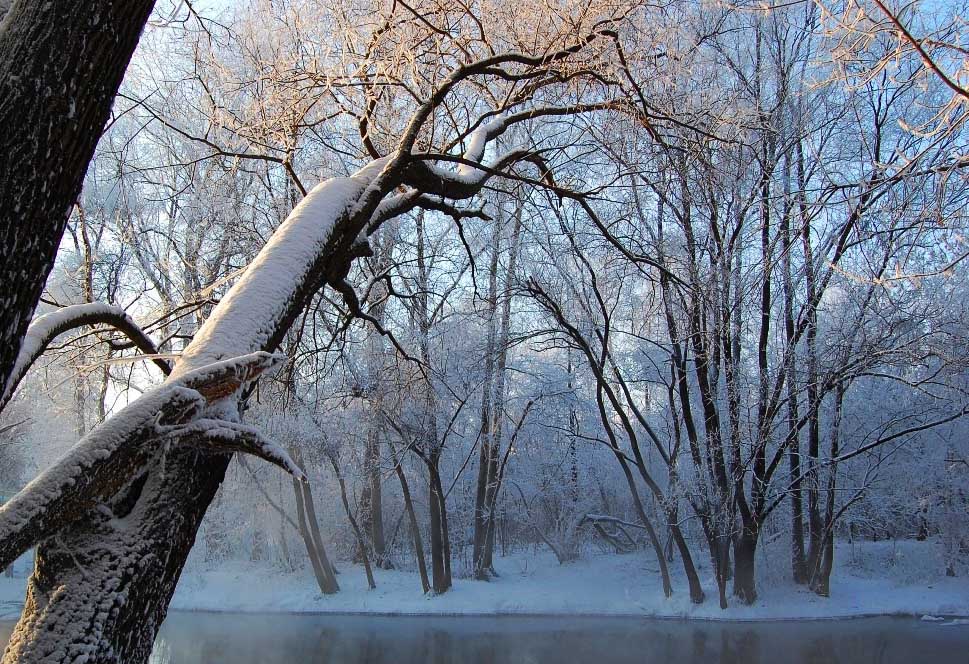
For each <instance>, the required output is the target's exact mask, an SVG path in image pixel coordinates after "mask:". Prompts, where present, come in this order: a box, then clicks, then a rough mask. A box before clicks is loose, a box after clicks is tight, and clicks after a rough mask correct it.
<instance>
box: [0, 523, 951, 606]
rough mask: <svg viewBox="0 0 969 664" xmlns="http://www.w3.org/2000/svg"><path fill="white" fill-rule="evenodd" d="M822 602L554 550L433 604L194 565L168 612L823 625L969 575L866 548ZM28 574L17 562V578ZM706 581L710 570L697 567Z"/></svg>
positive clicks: (387, 585) (638, 559) (787, 586)
mask: <svg viewBox="0 0 969 664" xmlns="http://www.w3.org/2000/svg"><path fill="white" fill-rule="evenodd" d="M838 553H839V558H838V564H837V567H836V572H835V575H834V577H833V578H832V584H831V587H832V596H831V597H830V598H828V599H825V598H821V597H817V596H816V595H814V594H812V593H810V592H807V591H805V590H804V589H803V588H800V587H797V586H795V585H793V584H792V583H790V582H789V581H788V578H789V573H788V571H787V568H786V557H784V558H781V557H780V556H778V555H773V556H772V560H773V562H768V560H767V558H766V557H765V559H764V560H763V561H759V562H760V563H761V565H760V574H759V582H760V584H759V592H760V598H759V599H758V601H757V603H756V604H755V605H753V606H732V607H731V608H729V609H727V610H726V611H721V610H720V608H719V607H718V605H717V602H716V597H715V591H714V588H713V586H712V580H711V581H710V582H709V583H707V584H706V586H707V594H708V600H707V601H706V602H705V603H704V604H702V605H700V606H694V605H691V604H690V602H689V599H688V597H687V595H686V583H685V581H684V580H683V579H682V578H681V577H680V578H675V590H676V592H675V594H674V596H673V597H672V598H671V599H669V600H667V599H664V598H663V595H662V592H661V590H660V584H659V575H658V573H657V572H656V564H655V560H654V559H651V558H647V557H646V556H645V555H644V554H628V555H621V556H617V555H611V554H594V553H593V554H590V555H588V556H587V557H585V558H584V559H582V560H580V561H578V562H575V563H572V564H569V565H564V566H560V565H558V564H557V563H556V562H555V560H554V558H552V556H551V555H550V554H546V553H544V552H541V551H539V552H537V553H535V554H516V555H514V556H509V557H506V558H499V559H498V561H497V563H496V568H497V570H498V572H499V573H500V575H501V576H500V578H498V579H495V580H493V581H491V582H479V581H472V580H467V579H456V580H455V582H454V588H453V589H452V590H451V591H449V592H448V593H446V594H445V595H443V596H440V597H425V596H423V595H422V594H421V589H420V580H419V578H418V576H417V575H416V574H415V573H413V572H401V571H385V570H376V580H377V589H376V590H372V591H370V590H367V589H366V579H365V576H364V572H363V569H362V567H358V566H353V565H349V564H347V563H343V564H342V565H340V566H339V567H340V570H341V574H340V575H339V577H338V578H339V582H340V585H341V587H342V590H341V592H340V593H338V594H337V595H334V596H331V597H322V596H321V595H320V593H319V591H318V590H317V589H316V585H315V583H314V581H313V579H312V576H311V572H310V571H309V570H305V571H302V572H296V573H292V574H285V573H282V572H279V571H278V570H272V569H268V568H267V567H265V566H259V565H257V564H253V563H238V562H233V563H224V564H222V565H220V566H218V567H210V568H205V569H202V568H199V567H195V568H192V569H189V570H187V571H186V573H185V574H184V575H183V577H182V579H181V581H180V583H179V585H178V588H177V590H176V592H175V598H174V600H173V602H172V608H173V609H177V610H205V611H247V612H299V613H303V612H306V613H384V614H480V615H486V614H487V615H492V614H587V615H636V616H656V617H676V616H682V617H692V618H707V619H726V620H758V619H792V618H827V617H843V616H860V615H873V614H908V615H919V616H921V615H926V614H927V615H946V616H969V579H967V578H954V579H953V578H947V577H945V576H944V575H942V574H941V573H939V572H936V571H935V570H941V565H940V564H939V561H938V551H937V545H936V544H935V543H934V542H897V543H892V542H878V543H871V542H866V543H864V544H856V545H855V547H854V550H853V551H852V548H851V547H850V545H848V544H847V543H845V544H842V545H841V547H840V549H839V550H838ZM23 568H24V566H23V565H21V570H23ZM701 574H703V575H704V576H709V569H701ZM25 583H26V580H25V579H24V578H23V574H22V573H21V574H18V578H14V579H7V578H0V617H6V618H8V619H9V618H12V617H14V616H15V615H16V614H17V613H18V612H19V608H20V606H21V602H22V598H23V593H24V586H25Z"/></svg>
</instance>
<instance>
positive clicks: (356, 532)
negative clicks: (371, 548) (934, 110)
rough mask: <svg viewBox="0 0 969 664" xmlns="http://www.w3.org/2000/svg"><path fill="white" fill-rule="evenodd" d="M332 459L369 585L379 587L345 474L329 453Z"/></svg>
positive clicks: (344, 506)
mask: <svg viewBox="0 0 969 664" xmlns="http://www.w3.org/2000/svg"><path fill="white" fill-rule="evenodd" d="M327 458H328V459H329V460H330V465H331V466H333V474H334V475H336V481H337V482H338V483H339V485H340V500H341V501H342V502H343V510H344V511H345V512H346V514H347V521H349V522H350V528H351V529H353V535H354V537H356V538H357V546H359V547H360V551H361V552H362V553H363V568H364V570H365V571H366V573H367V585H368V586H369V587H370V590H373V589H374V588H376V587H377V584H376V582H375V581H374V579H373V569H371V567H370V556H368V555H367V545H366V542H365V541H364V538H363V533H362V532H361V531H360V526H359V525H358V524H357V520H356V519H355V518H354V517H353V511H352V510H351V509H350V500H349V499H348V498H347V483H346V482H344V481H343V475H342V474H341V473H340V467H339V466H338V465H337V462H336V457H334V456H332V455H329V454H328V455H327Z"/></svg>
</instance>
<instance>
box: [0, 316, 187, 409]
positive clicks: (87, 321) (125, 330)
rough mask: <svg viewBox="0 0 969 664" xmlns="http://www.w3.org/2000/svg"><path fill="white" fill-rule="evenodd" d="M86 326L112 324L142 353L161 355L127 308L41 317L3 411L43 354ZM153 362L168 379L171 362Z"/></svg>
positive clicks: (3, 396)
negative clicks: (59, 340)
mask: <svg viewBox="0 0 969 664" xmlns="http://www.w3.org/2000/svg"><path fill="white" fill-rule="evenodd" d="M85 325H108V326H110V327H113V328H115V329H116V330H118V331H119V332H121V333H122V334H124V335H125V336H126V337H128V339H130V340H131V342H132V344H134V345H135V346H136V347H137V348H138V350H140V351H141V352H142V353H145V354H146V355H157V354H158V348H157V347H156V346H155V342H153V341H152V340H151V338H150V337H149V336H148V335H147V334H145V333H144V331H143V330H142V329H141V328H140V327H139V326H138V324H137V323H136V322H135V321H134V320H133V319H132V318H131V317H130V316H129V315H128V314H127V313H125V311H124V309H121V308H119V307H115V306H111V305H108V304H99V303H90V304H73V305H70V306H67V307H64V308H63V309H59V310H58V311H54V312H51V313H49V314H44V315H43V316H39V317H37V318H36V319H35V320H34V321H33V322H32V323H31V324H30V327H29V328H27V336H26V337H24V341H23V344H22V345H21V346H20V353H19V354H18V355H17V361H16V362H15V364H14V368H13V371H11V372H10V378H9V379H8V380H7V383H6V385H4V386H3V391H2V392H0V410H3V408H4V407H5V406H6V405H7V403H8V402H9V401H10V398H11V397H12V396H13V393H14V390H16V389H17V385H19V384H20V381H21V380H23V377H24V376H25V375H26V374H27V371H28V370H29V369H30V367H31V365H33V363H34V362H36V361H37V358H39V357H40V356H41V355H43V353H44V350H46V348H47V346H49V345H50V343H51V342H52V341H53V340H54V339H56V338H57V337H58V336H60V335H62V334H64V333H65V332H68V331H70V330H74V329H77V328H79V327H83V326H85ZM151 361H152V362H153V363H154V364H155V366H157V367H158V368H159V369H161V371H162V373H164V374H165V375H166V376H167V375H168V374H169V373H171V366H169V364H168V362H167V361H165V360H163V359H161V358H158V357H152V360H151Z"/></svg>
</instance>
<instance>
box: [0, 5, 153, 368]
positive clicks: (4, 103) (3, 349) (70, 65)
mask: <svg viewBox="0 0 969 664" xmlns="http://www.w3.org/2000/svg"><path fill="white" fill-rule="evenodd" d="M153 5H154V0H96V1H95V0H91V1H90V2H76V1H75V0H52V1H50V2H15V3H14V4H13V6H12V7H10V9H9V10H8V11H7V12H6V14H8V15H6V16H5V12H4V11H3V10H2V9H0V127H3V131H4V139H3V153H4V155H3V159H0V284H3V289H4V297H2V298H0V385H2V384H4V383H6V381H7V379H8V377H9V376H10V374H11V372H12V369H13V367H14V362H15V361H16V358H17V355H18V353H19V351H20V347H21V342H22V340H23V338H24V334H25V333H26V331H27V326H28V324H29V323H30V319H31V316H32V314H33V311H34V308H35V307H36V306H37V302H38V301H39V299H40V294H41V291H42V290H43V288H44V284H45V282H46V281H47V275H48V274H50V270H51V267H53V265H54V256H55V255H56V253H57V247H58V245H59V244H60V240H61V236H62V235H63V233H64V227H65V225H66V224H67V217H68V214H69V212H70V209H71V206H72V205H73V204H74V202H75V201H76V200H77V196H78V194H79V193H80V191H81V183H82V182H83V180H84V173H85V171H86V170H87V165H88V162H89V161H90V160H91V157H92V155H93V154H94V148H95V146H96V145H97V142H98V139H99V138H100V137H101V130H102V129H103V128H104V124H105V122H106V121H107V119H108V114H109V112H110V110H111V104H112V101H113V100H114V96H115V93H116V92H117V91H118V86H120V85H121V79H122V77H123V76H124V72H125V69H126V68H127V66H128V61H129V60H130V59H131V54H132V53H133V52H134V50H135V46H136V45H137V43H138V37H139V35H140V34H141V30H142V28H143V27H144V25H145V21H147V20H148V15H149V14H150V13H151V9H152V6H153Z"/></svg>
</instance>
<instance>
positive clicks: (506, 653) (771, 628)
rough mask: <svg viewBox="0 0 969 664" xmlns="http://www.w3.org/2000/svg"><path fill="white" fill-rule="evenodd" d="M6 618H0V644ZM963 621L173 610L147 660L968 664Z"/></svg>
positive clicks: (179, 663) (967, 629)
mask: <svg viewBox="0 0 969 664" xmlns="http://www.w3.org/2000/svg"><path fill="white" fill-rule="evenodd" d="M11 628H12V625H11V624H10V623H0V641H2V642H3V643H5V642H6V639H7V638H8V636H9V633H10V629H11ZM967 660H969V625H953V624H933V623H924V622H921V621H918V620H915V619H911V618H864V619H854V620H828V621H787V622H760V623H754V622H711V621H686V620H648V619H643V620H641V619H635V618H583V617H548V618H536V617H522V618H516V617H501V618H477V617H441V616H436V617H428V616H421V617H386V616H381V617H376V616H322V615H316V616H300V615H278V614H210V613H182V612H175V613H172V614H171V615H170V616H169V618H168V620H167V621H166V622H165V624H164V626H163V628H162V631H161V634H160V635H159V637H158V641H157V642H156V645H155V652H154V654H153V655H152V659H151V662H152V664H218V663H220V662H233V663H236V664H248V663H253V664H255V663H256V662H259V663H261V664H297V663H299V664H308V663H314V664H336V663H340V664H364V663H366V664H411V663H413V664H418V663H421V664H424V663H429V664H445V663H449V664H450V663H457V662H460V663H461V664H495V663H499V662H501V663H508V664H539V663H549V664H579V663H583V664H586V663H591V664H620V663H622V664H625V663H627V662H628V663H630V664H632V663H634V662H635V663H636V664H660V663H664V664H665V663H668V662H675V663H676V664H694V663H695V664H701V663H702V664H711V663H714V662H719V663H720V664H772V663H774V662H778V663H780V662H783V663H784V664H831V663H835V662H839V663H844V664H911V663H913V662H932V663H933V664H949V663H951V664H966V662H967Z"/></svg>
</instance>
